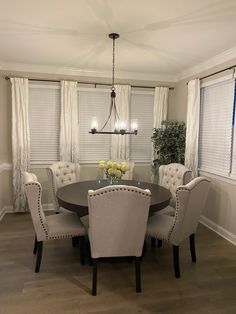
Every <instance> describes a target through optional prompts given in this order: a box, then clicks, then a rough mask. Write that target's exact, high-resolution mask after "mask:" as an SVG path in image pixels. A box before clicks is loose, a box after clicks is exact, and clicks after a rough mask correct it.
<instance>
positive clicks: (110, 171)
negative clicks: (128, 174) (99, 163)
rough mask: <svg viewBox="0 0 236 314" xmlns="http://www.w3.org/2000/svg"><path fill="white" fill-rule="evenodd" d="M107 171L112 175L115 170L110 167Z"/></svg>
mask: <svg viewBox="0 0 236 314" xmlns="http://www.w3.org/2000/svg"><path fill="white" fill-rule="evenodd" d="M107 172H108V174H109V175H114V174H115V170H114V169H112V168H109V169H108V171H107Z"/></svg>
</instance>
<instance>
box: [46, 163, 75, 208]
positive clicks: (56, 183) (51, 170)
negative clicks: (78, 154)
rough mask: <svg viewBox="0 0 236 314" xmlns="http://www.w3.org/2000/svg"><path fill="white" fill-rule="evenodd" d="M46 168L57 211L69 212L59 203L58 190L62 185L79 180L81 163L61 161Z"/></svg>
mask: <svg viewBox="0 0 236 314" xmlns="http://www.w3.org/2000/svg"><path fill="white" fill-rule="evenodd" d="M46 170H47V175H48V181H49V186H50V189H51V191H52V194H53V203H54V208H55V212H56V213H59V212H69V211H68V210H67V209H65V208H62V207H60V205H59V204H58V201H57V197H56V192H57V190H58V189H59V188H60V187H62V186H65V185H67V184H71V183H75V182H78V181H79V175H80V165H79V164H78V163H72V162H64V161H59V162H57V163H55V164H53V165H51V166H50V167H48V168H46Z"/></svg>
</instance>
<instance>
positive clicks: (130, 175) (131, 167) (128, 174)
mask: <svg viewBox="0 0 236 314" xmlns="http://www.w3.org/2000/svg"><path fill="white" fill-rule="evenodd" d="M122 161H125V162H126V163H127V165H128V166H129V170H128V171H126V173H125V174H124V175H123V176H122V180H133V174H134V161H127V160H117V162H118V163H121V162H122ZM103 179H106V175H105V173H104V172H103Z"/></svg>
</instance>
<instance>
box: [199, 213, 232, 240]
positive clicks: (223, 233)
mask: <svg viewBox="0 0 236 314" xmlns="http://www.w3.org/2000/svg"><path fill="white" fill-rule="evenodd" d="M200 223H201V224H203V225H204V226H206V227H207V228H209V229H211V230H212V231H214V232H215V233H217V234H218V235H219V236H221V237H222V238H224V239H225V240H227V241H229V242H231V243H232V244H234V245H236V235H235V234H233V233H232V232H229V231H228V230H226V229H225V228H223V227H221V226H219V225H217V224H216V223H215V222H213V221H212V220H210V219H208V218H206V217H205V216H201V218H200Z"/></svg>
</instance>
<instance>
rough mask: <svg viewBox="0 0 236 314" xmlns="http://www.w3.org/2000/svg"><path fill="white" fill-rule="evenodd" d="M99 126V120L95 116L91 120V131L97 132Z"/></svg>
mask: <svg viewBox="0 0 236 314" xmlns="http://www.w3.org/2000/svg"><path fill="white" fill-rule="evenodd" d="M97 128H98V121H97V118H96V117H93V118H92V120H91V132H92V133H95V132H96V131H97Z"/></svg>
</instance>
